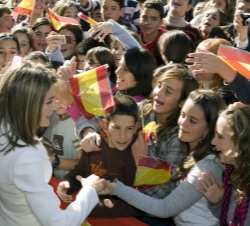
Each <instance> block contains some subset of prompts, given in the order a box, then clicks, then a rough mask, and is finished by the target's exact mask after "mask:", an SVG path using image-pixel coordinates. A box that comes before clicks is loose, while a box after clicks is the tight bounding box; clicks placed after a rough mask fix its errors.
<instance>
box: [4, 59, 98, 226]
mask: <svg viewBox="0 0 250 226" xmlns="http://www.w3.org/2000/svg"><path fill="white" fill-rule="evenodd" d="M55 82H56V78H55V77H54V76H53V73H52V72H51V71H49V70H48V69H46V68H45V67H44V66H43V65H39V64H38V65H34V64H32V63H31V62H23V63H22V64H20V65H18V66H16V67H11V68H9V69H8V70H7V71H6V73H5V74H4V75H2V76H1V79H0V106H1V107H0V175H1V176H0V225H3V226H16V225H19V226H27V225H32V226H38V225H44V226H45V225H46V226H55V225H58V226H59V225H60V226H63V225H65V226H66V225H71V226H73V225H81V223H82V222H83V221H84V219H85V218H86V217H87V216H88V214H89V213H90V211H91V210H92V208H93V207H94V206H95V205H96V204H97V203H98V201H99V199H98V196H97V193H96V191H97V190H98V189H100V188H101V187H98V184H97V183H96V182H95V181H96V179H97V178H98V177H96V176H90V177H89V178H87V179H82V178H79V180H80V181H81V182H82V184H83V185H84V187H83V188H82V189H81V191H80V192H79V194H78V196H77V198H76V201H74V202H72V203H71V204H70V205H69V206H68V208H67V209H66V210H60V208H59V206H60V201H59V199H58V198H57V196H56V195H55V193H54V192H53V189H52V187H51V186H49V185H48V182H49V180H50V178H51V174H52V168H51V163H50V161H49V157H48V155H47V152H46V149H45V148H44V146H43V145H42V143H41V142H40V140H39V139H38V138H37V137H36V131H37V129H38V127H39V126H43V127H46V126H48V125H49V123H50V116H51V115H52V113H53V111H54V110H55V108H56V103H55V88H54V83H55Z"/></svg>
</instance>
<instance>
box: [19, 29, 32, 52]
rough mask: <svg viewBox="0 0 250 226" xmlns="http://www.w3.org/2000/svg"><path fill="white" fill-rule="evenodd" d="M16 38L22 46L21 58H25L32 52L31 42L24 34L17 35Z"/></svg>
mask: <svg viewBox="0 0 250 226" xmlns="http://www.w3.org/2000/svg"><path fill="white" fill-rule="evenodd" d="M15 36H16V37H17V40H18V42H19V45H20V51H21V56H22V57H24V56H26V55H27V54H28V52H31V51H32V48H31V47H30V42H29V39H28V37H27V35H26V34H23V33H16V34H15Z"/></svg>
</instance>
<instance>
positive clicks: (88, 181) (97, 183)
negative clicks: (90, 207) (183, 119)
mask: <svg viewBox="0 0 250 226" xmlns="http://www.w3.org/2000/svg"><path fill="white" fill-rule="evenodd" d="M76 179H77V180H79V181H80V182H81V184H82V186H83V187H84V186H86V185H89V186H91V187H92V188H94V189H95V190H96V192H97V193H98V194H99V192H100V191H102V190H103V189H104V187H105V185H104V184H103V183H102V181H101V179H100V177H98V176H96V175H95V174H92V175H90V176H89V177H87V178H83V177H81V176H79V175H78V176H76Z"/></svg>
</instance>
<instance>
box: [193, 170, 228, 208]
mask: <svg viewBox="0 0 250 226" xmlns="http://www.w3.org/2000/svg"><path fill="white" fill-rule="evenodd" d="M199 183H200V185H201V186H202V188H203V189H201V188H199V187H197V188H196V190H197V191H198V192H200V193H201V194H202V195H204V196H205V197H206V199H207V200H208V201H209V202H211V203H213V204H214V205H216V204H218V203H219V202H221V201H222V199H223V195H224V191H225V189H224V186H223V184H222V182H220V183H218V184H217V183H216V181H215V179H214V175H213V173H212V172H211V171H208V174H206V173H202V175H201V177H200V178H199Z"/></svg>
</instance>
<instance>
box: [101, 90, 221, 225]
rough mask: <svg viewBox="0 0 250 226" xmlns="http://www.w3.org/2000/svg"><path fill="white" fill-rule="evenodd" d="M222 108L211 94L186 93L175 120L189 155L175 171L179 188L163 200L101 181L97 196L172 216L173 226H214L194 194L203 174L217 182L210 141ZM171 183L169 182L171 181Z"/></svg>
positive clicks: (216, 163)
mask: <svg viewBox="0 0 250 226" xmlns="http://www.w3.org/2000/svg"><path fill="white" fill-rule="evenodd" d="M223 106H224V103H223V100H222V99H221V98H220V96H219V95H218V94H216V93H215V92H213V91H207V90H197V91H193V92H191V93H190V95H189V97H188V99H187V100H186V101H185V103H184V105H183V107H182V109H181V115H180V117H179V120H178V125H179V134H178V137H179V139H180V140H181V141H182V142H185V143H186V144H187V146H188V150H189V155H188V156H186V157H184V158H183V159H182V163H181V164H180V166H179V167H178V169H177V178H176V179H178V181H179V185H178V187H177V188H176V189H174V190H173V191H172V193H171V194H169V195H168V196H167V197H165V198H164V199H160V200H158V199H155V198H152V197H149V196H147V195H145V194H142V193H138V191H136V190H135V189H133V188H129V187H127V186H124V185H123V184H122V183H121V182H119V181H118V180H116V181H115V182H112V183H111V182H108V181H103V183H104V184H105V185H106V189H103V190H102V191H101V192H100V194H111V193H112V194H113V195H117V196H118V197H120V198H122V199H124V200H125V201H126V202H128V203H129V204H131V205H133V206H135V207H137V208H139V209H141V210H143V211H145V212H146V213H149V214H153V215H154V216H158V217H162V218H166V217H170V216H174V221H175V224H176V225H177V226H181V225H183V226H184V225H185V226H187V225H195V224H196V225H206V226H209V225H211V226H212V225H217V224H218V220H217V219H216V218H215V217H214V216H213V214H212V212H211V211H209V209H208V207H207V200H206V199H205V198H204V197H202V195H201V194H199V193H198V192H197V191H196V187H197V185H198V184H199V182H198V178H199V177H200V175H201V173H202V172H203V171H205V172H207V171H208V170H211V171H212V172H213V173H214V175H215V178H216V181H219V180H220V178H221V173H222V170H223V169H222V166H221V165H220V163H219V161H218V160H215V155H214V151H213V147H212V145H211V140H212V138H213V136H214V127H215V123H216V120H217V114H218V111H219V110H220V109H222V108H223ZM172 179H173V178H172Z"/></svg>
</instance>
